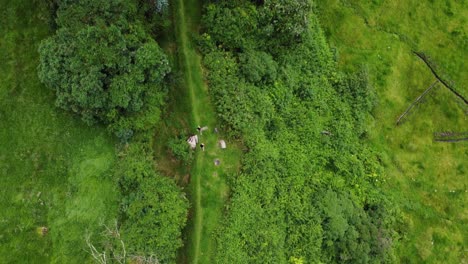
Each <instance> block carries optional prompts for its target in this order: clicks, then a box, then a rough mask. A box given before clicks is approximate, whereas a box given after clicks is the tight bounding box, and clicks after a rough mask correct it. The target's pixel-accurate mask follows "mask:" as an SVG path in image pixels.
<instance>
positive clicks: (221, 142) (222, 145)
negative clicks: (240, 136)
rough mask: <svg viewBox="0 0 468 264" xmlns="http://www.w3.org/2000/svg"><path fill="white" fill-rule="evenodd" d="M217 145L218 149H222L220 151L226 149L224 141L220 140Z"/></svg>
mask: <svg viewBox="0 0 468 264" xmlns="http://www.w3.org/2000/svg"><path fill="white" fill-rule="evenodd" d="M218 143H219V147H220V148H222V149H225V148H226V141H224V140H222V139H221V140H220V141H219V142H218Z"/></svg>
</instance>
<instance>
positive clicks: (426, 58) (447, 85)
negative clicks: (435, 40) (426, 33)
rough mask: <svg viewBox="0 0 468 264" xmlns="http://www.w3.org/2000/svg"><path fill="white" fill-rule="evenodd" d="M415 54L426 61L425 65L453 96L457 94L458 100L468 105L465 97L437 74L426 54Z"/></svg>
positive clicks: (415, 52)
mask: <svg viewBox="0 0 468 264" xmlns="http://www.w3.org/2000/svg"><path fill="white" fill-rule="evenodd" d="M413 53H414V54H415V55H416V56H418V57H419V58H420V59H421V60H422V61H424V63H425V64H426V65H427V67H429V69H431V72H432V74H434V76H435V77H436V78H437V80H439V81H440V82H441V83H442V84H443V85H444V86H445V87H447V88H448V89H449V90H450V91H451V92H452V93H453V94H455V95H456V96H457V97H458V98H460V99H461V100H462V101H463V102H464V103H465V104H468V100H466V99H465V97H463V95H461V94H460V93H458V92H457V91H456V90H455V89H453V88H452V87H451V86H450V84H449V83H448V82H447V81H446V80H444V79H443V78H442V77H440V76H439V75H438V74H437V72H436V71H435V69H434V66H433V65H432V64H431V62H430V61H429V58H428V57H427V56H426V54H424V53H423V52H417V51H413Z"/></svg>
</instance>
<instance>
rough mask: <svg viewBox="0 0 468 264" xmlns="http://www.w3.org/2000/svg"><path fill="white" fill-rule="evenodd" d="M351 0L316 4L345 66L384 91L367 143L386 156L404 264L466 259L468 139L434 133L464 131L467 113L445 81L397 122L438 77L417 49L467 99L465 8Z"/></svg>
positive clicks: (452, 4) (446, 3)
mask: <svg viewBox="0 0 468 264" xmlns="http://www.w3.org/2000/svg"><path fill="white" fill-rule="evenodd" d="M351 2H352V3H351ZM351 2H349V1H340V0H331V1H330V0H319V1H317V3H318V4H317V6H318V12H319V17H320V22H321V24H322V26H323V29H324V31H325V34H326V36H327V38H328V40H329V42H330V45H331V47H332V48H333V49H334V50H335V55H336V58H337V61H338V64H339V66H340V68H341V69H344V70H347V71H355V70H357V68H358V67H357V66H359V67H361V66H362V67H364V68H365V69H367V71H368V73H369V78H370V80H371V84H372V86H373V87H374V89H375V90H376V93H377V95H378V106H377V108H376V110H375V113H374V117H375V120H374V122H372V123H371V124H369V131H370V132H369V138H370V139H371V141H372V142H373V144H374V145H375V146H376V147H377V148H378V149H380V150H381V153H382V161H383V163H384V166H385V171H386V176H387V178H386V183H387V189H388V190H389V191H390V192H392V193H394V194H395V195H394V196H395V199H396V200H397V202H398V203H399V204H400V206H401V208H402V211H403V219H402V229H403V230H402V231H403V232H404V237H402V240H401V242H400V245H399V247H398V255H399V256H400V258H401V259H400V261H401V262H404V263H420V262H424V263H464V262H466V261H467V258H466V245H467V236H466V234H467V233H468V225H467V219H468V218H467V217H468V216H467V210H466V201H467V198H468V193H467V186H468V177H467V175H468V163H467V160H468V152H467V146H468V142H466V141H465V142H457V143H442V142H435V141H434V133H438V132H444V131H452V132H467V131H468V123H467V115H466V113H468V108H467V106H466V105H464V104H463V102H462V101H461V100H459V99H458V98H457V97H456V96H454V95H453V94H452V93H451V92H450V91H448V89H447V88H445V87H443V86H442V85H440V84H439V85H437V87H436V88H435V89H432V90H431V92H429V93H428V96H426V97H425V99H424V100H423V102H421V103H420V104H419V105H418V106H417V107H415V108H413V109H412V110H411V114H410V115H409V116H407V117H406V118H405V121H404V122H403V123H402V124H401V125H399V126H396V124H395V122H396V120H397V118H398V116H399V115H400V114H402V113H403V112H404V110H405V109H406V108H407V107H408V106H409V105H410V104H411V102H412V101H413V100H415V99H416V98H417V97H418V96H419V95H421V93H422V92H423V91H424V90H425V89H426V88H428V87H429V86H430V85H431V83H433V82H434V81H435V77H434V76H433V74H432V73H431V71H430V69H429V68H428V67H427V66H426V65H425V64H424V63H423V62H422V61H421V60H420V59H419V58H418V57H417V56H415V55H414V54H413V52H412V51H423V52H425V53H426V54H428V55H430V56H431V57H432V59H433V61H434V62H435V63H436V64H437V65H438V66H439V70H440V71H441V72H443V73H444V74H445V76H446V77H448V78H449V79H450V80H451V81H452V82H453V83H454V84H455V85H456V87H457V89H458V92H460V93H461V94H463V95H464V96H465V97H466V96H468V90H467V89H466V83H467V81H468V74H467V73H466V67H465V65H466V61H467V60H468V50H467V46H466V32H467V31H468V23H466V17H467V16H468V8H467V4H466V3H462V2H454V1H439V0H435V1H386V2H382V1H351ZM464 234H465V235H464Z"/></svg>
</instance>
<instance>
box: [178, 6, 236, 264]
mask: <svg viewBox="0 0 468 264" xmlns="http://www.w3.org/2000/svg"><path fill="white" fill-rule="evenodd" d="M173 8H174V9H173V15H174V25H175V34H176V42H177V47H178V54H177V56H178V62H179V67H180V70H181V71H182V73H183V84H184V86H185V87H184V89H187V90H188V93H187V94H188V96H190V101H189V102H190V103H191V116H190V118H191V122H190V124H191V127H193V133H196V127H197V126H198V125H200V126H208V128H209V129H208V130H207V131H204V132H203V135H199V139H200V143H204V144H205V151H201V150H200V149H199V148H197V150H196V152H197V153H196V156H195V162H194V164H193V167H192V170H191V173H190V175H191V179H190V192H191V193H190V197H191V202H192V217H191V219H190V223H189V229H188V238H187V241H186V249H185V252H184V260H185V261H186V262H190V263H210V262H212V258H213V256H214V252H215V247H216V244H215V241H214V233H213V232H215V231H216V230H217V229H218V228H219V225H220V222H221V219H222V215H223V208H224V203H225V202H226V199H227V197H228V186H227V184H226V177H227V176H228V175H230V174H234V173H236V172H237V171H238V168H239V160H240V153H241V151H240V149H239V148H237V147H236V146H235V145H234V144H230V143H229V142H228V148H227V149H221V148H219V146H218V140H220V139H223V138H222V132H221V131H220V133H214V128H215V127H216V123H217V122H216V115H215V111H214V108H213V105H212V104H211V102H210V98H209V94H208V88H207V87H206V85H205V83H204V81H203V71H202V67H201V59H200V56H199V55H198V54H197V52H196V50H195V47H194V45H193V43H192V41H191V39H190V36H191V35H192V34H197V29H198V21H199V18H200V3H198V1H197V0H188V1H187V0H185V1H184V0H178V1H176V2H175V3H174V6H173ZM215 159H219V160H220V162H221V164H220V165H219V166H216V165H215V164H214V160H215Z"/></svg>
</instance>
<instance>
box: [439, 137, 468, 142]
mask: <svg viewBox="0 0 468 264" xmlns="http://www.w3.org/2000/svg"><path fill="white" fill-rule="evenodd" d="M465 140H468V138H455V139H442V138H436V139H434V141H438V142H458V141H465Z"/></svg>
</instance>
